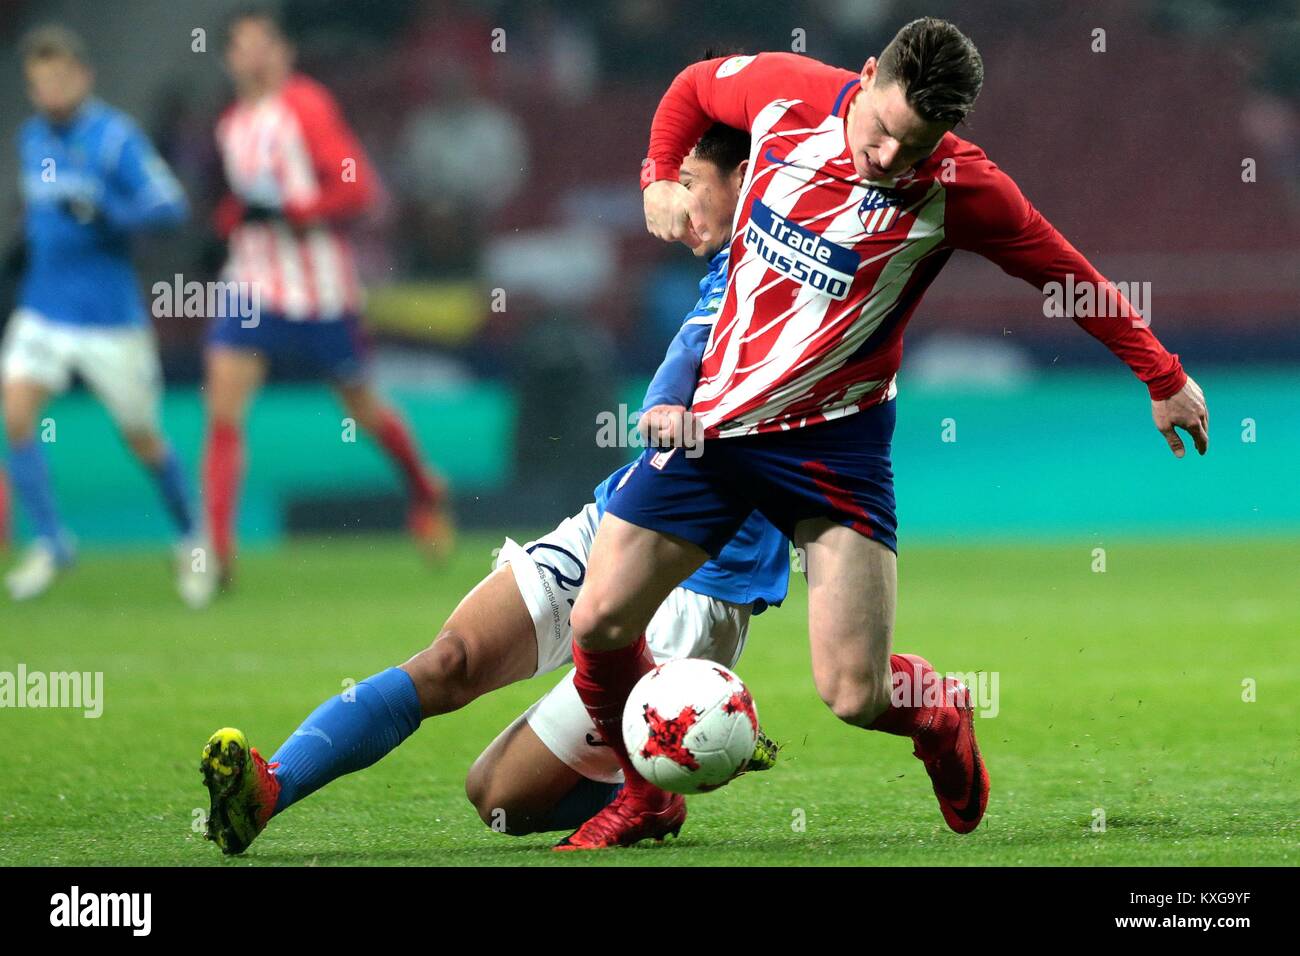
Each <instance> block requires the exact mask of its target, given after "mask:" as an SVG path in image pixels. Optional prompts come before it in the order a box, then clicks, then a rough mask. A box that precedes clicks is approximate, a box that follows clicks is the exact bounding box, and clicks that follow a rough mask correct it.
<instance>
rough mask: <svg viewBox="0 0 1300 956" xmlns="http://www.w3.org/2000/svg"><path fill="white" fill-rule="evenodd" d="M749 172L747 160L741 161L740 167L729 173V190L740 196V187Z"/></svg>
mask: <svg viewBox="0 0 1300 956" xmlns="http://www.w3.org/2000/svg"><path fill="white" fill-rule="evenodd" d="M748 171H749V160H748V159H742V160H741V161H740V165H739V166H737V167H736V168H735V169H733V170H732V171H731V177H730V178H731V188H732V189H733V190H735V192H736V194H737V195H739V194H740V187H741V185H742V184H743V183H744V182H745V173H746V172H748Z"/></svg>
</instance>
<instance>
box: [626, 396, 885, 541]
mask: <svg viewBox="0 0 1300 956" xmlns="http://www.w3.org/2000/svg"><path fill="white" fill-rule="evenodd" d="M895 415H896V408H895V401H894V400H893V399H891V400H890V401H887V402H882V403H880V404H878V405H873V406H872V407H870V408H867V409H864V410H863V411H860V412H857V413H856V414H853V415H849V416H847V417H845V418H839V419H835V420H834V421H830V422H821V423H819V424H816V425H810V426H808V427H806V428H794V429H791V430H789V431H782V432H768V433H764V434H761V435H747V436H744V437H741V438H713V439H706V440H705V441H704V443H703V444H702V445H701V446H700V451H701V454H699V455H697V456H696V457H694V458H691V457H689V456H688V455H687V454H686V450H685V449H682V448H678V449H674V450H672V451H656V450H654V449H647V450H646V451H645V452H643V453H642V455H641V458H640V459H639V460H638V462H637V467H635V468H633V469H632V470H631V471H630V472H628V473H627V474H626V475H625V476H624V479H623V481H622V483H621V484H620V486H619V487H618V488H616V489H615V490H614V492H613V494H611V495H610V498H609V502H608V504H607V505H606V509H605V510H607V511H608V512H610V513H611V514H615V515H618V517H620V518H622V519H623V520H624V521H628V522H631V523H632V524H634V525H638V526H639V527H642V528H649V529H650V530H652V531H660V532H663V533H665V534H671V535H676V536H677V537H679V538H685V539H686V540H687V541H690V542H691V543H692V544H695V545H698V546H699V547H701V548H703V549H704V550H705V551H707V552H708V554H709V556H710V557H711V558H716V557H717V556H718V554H719V552H721V550H722V547H723V545H725V544H726V543H727V542H728V541H729V540H731V537H732V536H733V535H734V534H735V533H736V531H737V530H738V529H739V528H740V526H741V525H742V524H743V523H744V521H745V518H746V517H747V516H748V515H749V513H750V512H751V511H753V510H754V509H758V510H759V511H761V512H762V513H763V515H764V516H765V517H766V518H767V519H768V520H769V521H770V522H772V524H774V525H775V526H776V527H777V528H778V529H779V530H780V531H781V532H782V533H783V534H784V535H785V536H786V537H788V538H790V539H791V540H793V539H794V529H795V525H797V524H798V523H799V522H800V521H803V520H804V519H806V518H828V519H829V520H831V521H834V522H836V523H837V524H842V525H845V526H847V527H850V528H853V529H854V530H855V531H858V532H860V533H861V534H863V535H865V536H867V537H868V538H871V539H872V540H873V541H879V542H880V543H881V544H883V545H884V546H885V547H887V548H889V550H891V551H897V550H898V539H897V531H898V519H897V518H896V516H895V513H894V472H893V468H892V467H891V465H890V460H889V449H890V443H891V442H892V440H893V436H894V419H895Z"/></svg>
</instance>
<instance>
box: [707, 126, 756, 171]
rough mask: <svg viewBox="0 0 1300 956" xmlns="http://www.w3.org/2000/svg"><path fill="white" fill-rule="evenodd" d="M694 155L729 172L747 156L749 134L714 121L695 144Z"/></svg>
mask: <svg viewBox="0 0 1300 956" xmlns="http://www.w3.org/2000/svg"><path fill="white" fill-rule="evenodd" d="M695 155H696V156H698V157H699V158H700V159H702V160H704V161H705V162H706V163H712V164H713V165H714V166H717V167H718V169H720V170H722V171H723V172H724V173H729V172H731V171H732V170H734V169H735V168H736V167H737V166H739V165H740V164H741V163H743V162H744V161H745V160H747V159H748V158H749V134H748V133H747V132H745V131H744V130H743V129H736V128H735V127H734V126H728V125H727V124H725V123H714V124H713V125H712V126H710V127H709V128H708V129H707V130H705V131H704V135H703V136H701V137H700V141H699V142H698V143H696V144H695Z"/></svg>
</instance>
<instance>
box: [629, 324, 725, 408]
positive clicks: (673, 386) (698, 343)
mask: <svg viewBox="0 0 1300 956" xmlns="http://www.w3.org/2000/svg"><path fill="white" fill-rule="evenodd" d="M713 321H714V317H713V316H708V317H703V316H701V317H698V318H696V319H688V320H687V322H686V324H685V325H683V326H682V327H681V328H680V329H679V330H678V331H677V334H676V335H675V336H673V340H672V342H671V343H669V345H668V353H667V354H666V355H665V356H664V360H663V362H662V363H661V364H660V366H659V369H658V371H656V372H655V374H654V378H652V379H651V380H650V387H649V388H647V389H646V393H645V401H643V402H642V403H641V411H642V412H645V411H646V410H647V409H650V408H654V406H656V405H683V406H687V407H689V406H690V404H691V398H692V397H693V396H694V394H695V382H696V380H697V379H698V378H699V375H700V360H701V359H702V358H703V357H704V349H705V346H707V345H708V344H709V334H710V333H711V332H712V331H713Z"/></svg>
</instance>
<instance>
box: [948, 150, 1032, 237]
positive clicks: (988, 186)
mask: <svg viewBox="0 0 1300 956" xmlns="http://www.w3.org/2000/svg"><path fill="white" fill-rule="evenodd" d="M924 171H925V173H926V174H927V175H928V176H929V177H930V178H932V179H933V180H934V181H935V182H937V183H939V184H940V185H941V186H942V187H943V189H944V192H945V205H946V207H947V209H948V218H949V222H950V224H953V223H954V221H955V220H958V219H962V220H971V221H972V222H975V221H978V222H979V223H981V224H982V226H983V228H984V229H985V230H986V231H990V232H1000V231H1003V229H1012V228H1015V227H1016V226H1018V225H1019V224H1020V223H1021V222H1022V221H1023V219H1024V215H1025V200H1024V197H1023V196H1022V195H1021V193H1020V189H1019V187H1017V186H1016V184H1015V181H1014V180H1013V179H1012V178H1011V177H1010V176H1009V175H1007V173H1006V172H1005V171H1004V170H1003V169H1002V168H1001V167H1000V166H998V164H997V163H995V162H994V161H993V160H992V159H990V158H989V156H988V154H987V153H985V152H984V149H983V148H982V147H980V146H978V145H977V144H975V143H972V142H971V141H970V140H968V139H964V138H963V137H961V136H958V135H957V134H956V133H952V132H949V133H946V134H944V138H943V141H942V142H941V143H940V144H939V148H938V149H936V150H935V151H934V152H933V153H932V154H931V155H930V157H929V159H927V160H926V162H925V166H924Z"/></svg>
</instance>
